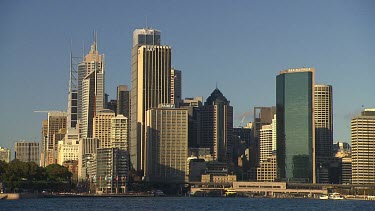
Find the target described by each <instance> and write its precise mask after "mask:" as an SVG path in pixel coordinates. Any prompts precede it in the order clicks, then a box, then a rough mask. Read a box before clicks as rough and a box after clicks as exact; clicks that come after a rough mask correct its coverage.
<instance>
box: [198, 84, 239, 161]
mask: <svg viewBox="0 0 375 211" xmlns="http://www.w3.org/2000/svg"><path fill="white" fill-rule="evenodd" d="M232 136H233V107H232V106H230V101H228V100H227V98H225V97H224V95H223V94H222V93H221V91H220V90H219V89H217V88H216V89H215V90H214V91H213V92H212V93H211V96H209V97H208V98H207V100H206V102H205V104H204V106H203V107H202V108H201V142H200V147H204V148H210V149H211V153H212V155H213V157H214V159H215V160H217V161H220V162H227V163H231V162H232V154H233V149H232V138H233V137H232Z"/></svg>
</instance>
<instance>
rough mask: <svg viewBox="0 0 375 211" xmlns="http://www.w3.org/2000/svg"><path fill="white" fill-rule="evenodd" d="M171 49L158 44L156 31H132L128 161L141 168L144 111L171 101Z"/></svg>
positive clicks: (143, 150)
mask: <svg viewBox="0 0 375 211" xmlns="http://www.w3.org/2000/svg"><path fill="white" fill-rule="evenodd" d="M170 78H171V47H169V46H162V45H160V32H159V31H158V30H154V29H136V30H135V31H134V33H133V49H132V77H131V83H132V89H131V100H130V102H131V109H130V111H131V114H130V121H131V125H130V130H131V131H130V160H131V162H132V166H133V168H134V169H135V170H138V171H139V170H143V169H144V159H145V155H144V152H145V131H146V130H145V118H146V111H147V110H148V109H150V108H156V107H157V106H158V105H159V104H165V103H167V104H169V103H170V101H171V93H170V92H171V84H170Z"/></svg>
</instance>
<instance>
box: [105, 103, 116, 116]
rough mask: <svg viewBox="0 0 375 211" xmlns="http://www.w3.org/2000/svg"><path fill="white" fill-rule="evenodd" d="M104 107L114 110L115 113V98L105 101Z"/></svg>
mask: <svg viewBox="0 0 375 211" xmlns="http://www.w3.org/2000/svg"><path fill="white" fill-rule="evenodd" d="M105 108H106V109H109V110H111V111H113V112H115V114H117V100H110V101H109V102H107V105H106V107H105Z"/></svg>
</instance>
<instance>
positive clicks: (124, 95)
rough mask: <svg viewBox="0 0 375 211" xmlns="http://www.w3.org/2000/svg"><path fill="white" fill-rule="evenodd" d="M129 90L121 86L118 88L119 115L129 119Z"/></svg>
mask: <svg viewBox="0 0 375 211" xmlns="http://www.w3.org/2000/svg"><path fill="white" fill-rule="evenodd" d="M129 97H130V96H129V90H128V86H126V85H119V86H118V87H117V115H120V114H121V115H124V116H125V117H126V118H129V109H130V102H129V99H130V98H129Z"/></svg>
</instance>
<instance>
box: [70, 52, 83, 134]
mask: <svg viewBox="0 0 375 211" xmlns="http://www.w3.org/2000/svg"><path fill="white" fill-rule="evenodd" d="M82 59H83V57H80V56H73V53H72V49H71V47H70V68H69V72H70V74H69V93H68V110H67V114H68V116H67V127H68V128H75V127H76V125H77V121H78V64H79V63H80V62H81V61H82Z"/></svg>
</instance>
